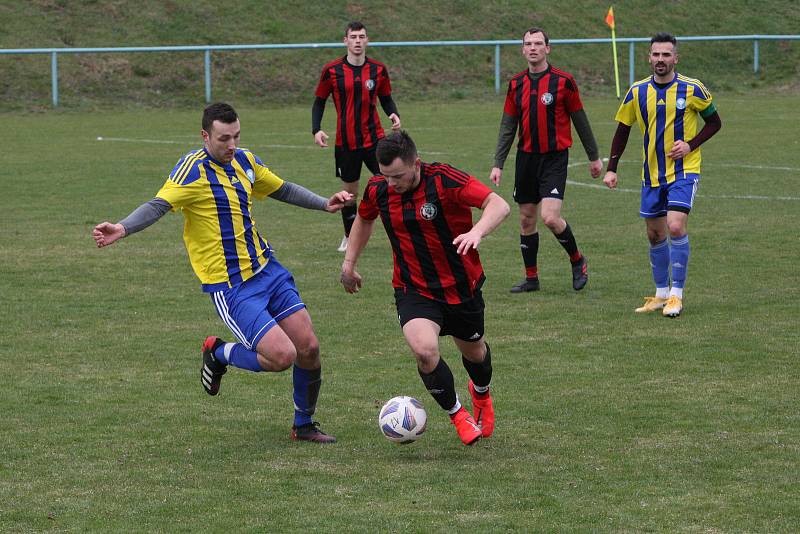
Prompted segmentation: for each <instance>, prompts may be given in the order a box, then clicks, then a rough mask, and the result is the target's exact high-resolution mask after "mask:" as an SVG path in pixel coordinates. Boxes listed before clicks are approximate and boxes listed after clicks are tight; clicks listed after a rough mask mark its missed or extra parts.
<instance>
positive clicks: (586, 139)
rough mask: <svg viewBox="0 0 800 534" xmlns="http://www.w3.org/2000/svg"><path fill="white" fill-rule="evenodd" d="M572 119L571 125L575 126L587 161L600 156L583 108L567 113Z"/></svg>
mask: <svg viewBox="0 0 800 534" xmlns="http://www.w3.org/2000/svg"><path fill="white" fill-rule="evenodd" d="M569 118H570V119H572V125H573V126H575V131H576V132H578V137H580V138H581V144H582V145H583V149H584V150H585V151H586V157H587V158H589V161H595V160H597V159H599V158H600V150H599V149H598V148H597V141H596V140H595V138H594V133H592V127H591V126H590V125H589V117H587V116H586V112H585V111H584V110H583V108H581V109H579V110H578V111H576V112H574V113H570V114H569Z"/></svg>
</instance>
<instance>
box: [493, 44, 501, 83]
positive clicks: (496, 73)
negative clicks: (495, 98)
mask: <svg viewBox="0 0 800 534" xmlns="http://www.w3.org/2000/svg"><path fill="white" fill-rule="evenodd" d="M494 92H495V94H498V95H499V94H500V45H499V44H498V45H494Z"/></svg>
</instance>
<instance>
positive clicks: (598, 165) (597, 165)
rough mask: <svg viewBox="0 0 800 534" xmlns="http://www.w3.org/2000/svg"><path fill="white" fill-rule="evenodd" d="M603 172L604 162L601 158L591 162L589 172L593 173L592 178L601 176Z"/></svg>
mask: <svg viewBox="0 0 800 534" xmlns="http://www.w3.org/2000/svg"><path fill="white" fill-rule="evenodd" d="M602 172H603V162H602V161H600V160H599V159H596V160H594V161H590V162H589V174H591V175H592V178H599V177H600V174H601V173H602Z"/></svg>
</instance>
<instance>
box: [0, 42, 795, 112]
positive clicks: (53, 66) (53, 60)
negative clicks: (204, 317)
mask: <svg viewBox="0 0 800 534" xmlns="http://www.w3.org/2000/svg"><path fill="white" fill-rule="evenodd" d="M679 39H680V41H681V42H685V41H752V42H753V72H758V69H759V42H760V41H785V40H800V35H702V36H688V37H683V36H681V37H679ZM550 42H551V43H552V44H597V43H611V39H609V38H597V39H552V40H551V41H550ZM617 42H618V43H628V80H629V82H630V83H629V84H633V82H634V81H635V80H636V78H635V72H634V63H635V61H634V46H635V44H636V43H649V42H650V38H649V37H620V38H617ZM509 45H517V46H519V45H520V40H519V39H510V40H499V41H395V42H389V41H387V42H371V43H370V44H369V46H370V47H381V46H383V47H404V46H493V47H494V90H495V92H497V93H499V92H500V47H501V46H509ZM341 47H342V43H341V42H339V43H298V44H252V45H198V46H123V47H114V48H10V49H0V55H10V54H49V55H50V78H51V91H52V97H53V106H54V107H57V106H58V56H59V55H61V54H106V53H116V54H120V53H140V52H202V53H203V62H204V70H203V77H204V81H205V98H206V102H211V53H212V52H219V51H231V50H275V49H278V50H287V49H297V48H341Z"/></svg>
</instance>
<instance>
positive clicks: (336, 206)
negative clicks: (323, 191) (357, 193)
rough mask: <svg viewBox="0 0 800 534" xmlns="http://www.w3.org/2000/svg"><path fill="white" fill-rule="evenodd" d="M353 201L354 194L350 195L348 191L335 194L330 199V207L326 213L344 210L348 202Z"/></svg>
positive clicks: (326, 209)
mask: <svg viewBox="0 0 800 534" xmlns="http://www.w3.org/2000/svg"><path fill="white" fill-rule="evenodd" d="M351 200H353V193H348V192H347V191H339V192H338V193H335V194H334V195H333V196H332V197H331V198H329V199H328V206H327V207H326V208H325V211H327V212H328V213H336V212H337V211H339V210H340V209H342V208H343V207H344V205H345V203H346V202H349V201H351Z"/></svg>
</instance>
